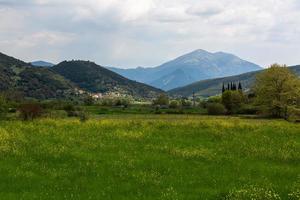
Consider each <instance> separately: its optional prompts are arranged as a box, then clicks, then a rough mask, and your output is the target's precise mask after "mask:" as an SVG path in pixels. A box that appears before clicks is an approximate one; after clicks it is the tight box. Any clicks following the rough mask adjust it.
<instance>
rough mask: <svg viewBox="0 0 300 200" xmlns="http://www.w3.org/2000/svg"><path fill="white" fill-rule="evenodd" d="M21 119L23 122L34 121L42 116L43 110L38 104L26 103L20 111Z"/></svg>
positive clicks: (21, 106)
mask: <svg viewBox="0 0 300 200" xmlns="http://www.w3.org/2000/svg"><path fill="white" fill-rule="evenodd" d="M18 111H19V113H20V117H21V119H23V120H33V119H36V118H38V117H41V116H42V112H43V109H42V107H41V106H40V104H38V103H24V104H21V105H20V107H19V109H18Z"/></svg>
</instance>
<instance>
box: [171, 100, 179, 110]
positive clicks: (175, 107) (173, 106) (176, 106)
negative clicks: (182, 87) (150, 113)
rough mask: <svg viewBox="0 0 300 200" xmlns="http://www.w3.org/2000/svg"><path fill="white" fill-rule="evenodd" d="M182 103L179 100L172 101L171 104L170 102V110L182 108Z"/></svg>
mask: <svg viewBox="0 0 300 200" xmlns="http://www.w3.org/2000/svg"><path fill="white" fill-rule="evenodd" d="M180 106H181V105H180V102H179V101H177V100H172V101H171V102H170V105H169V107H170V108H173V109H177V108H180Z"/></svg>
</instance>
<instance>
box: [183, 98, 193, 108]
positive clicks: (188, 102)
mask: <svg viewBox="0 0 300 200" xmlns="http://www.w3.org/2000/svg"><path fill="white" fill-rule="evenodd" d="M192 104H193V103H192V102H191V101H190V100H188V99H185V98H182V99H181V106H182V107H184V108H190V107H192Z"/></svg>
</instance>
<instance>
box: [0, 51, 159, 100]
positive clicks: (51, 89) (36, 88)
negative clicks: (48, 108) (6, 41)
mask: <svg viewBox="0 0 300 200" xmlns="http://www.w3.org/2000/svg"><path fill="white" fill-rule="evenodd" d="M78 90H83V91H86V92H89V93H114V92H117V93H121V94H128V95H132V96H134V97H136V98H154V97H156V96H158V95H159V94H161V93H163V91H162V90H160V89H157V88H154V87H152V86H148V85H145V84H143V83H138V82H136V81H132V80H129V79H127V78H125V77H122V76H120V75H119V74H117V73H115V72H112V71H110V70H108V69H106V68H104V67H101V66H99V65H97V64H95V63H92V62H88V61H64V62H62V63H60V64H58V65H55V66H53V67H36V66H33V65H32V64H30V63H26V62H24V61H21V60H18V59H16V58H13V57H10V56H7V55H5V54H3V53H0V92H12V93H16V92H19V93H22V96H24V97H30V98H36V99H51V98H56V99H57V98H69V97H73V96H76V93H77V91H78Z"/></svg>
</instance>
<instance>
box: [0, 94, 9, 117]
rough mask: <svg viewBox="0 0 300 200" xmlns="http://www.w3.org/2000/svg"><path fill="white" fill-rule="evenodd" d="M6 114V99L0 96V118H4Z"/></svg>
mask: <svg viewBox="0 0 300 200" xmlns="http://www.w3.org/2000/svg"><path fill="white" fill-rule="evenodd" d="M7 112H8V106H7V101H6V98H5V97H4V96H2V95H0V118H4V117H5V116H6V114H7Z"/></svg>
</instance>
